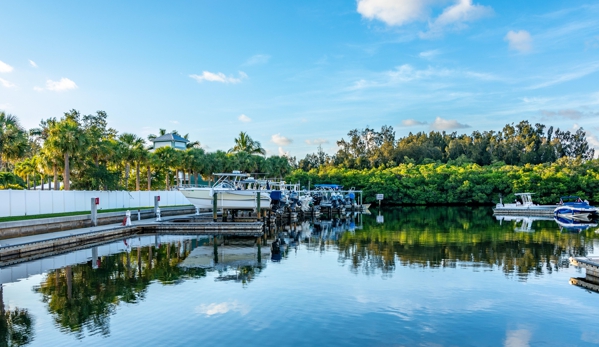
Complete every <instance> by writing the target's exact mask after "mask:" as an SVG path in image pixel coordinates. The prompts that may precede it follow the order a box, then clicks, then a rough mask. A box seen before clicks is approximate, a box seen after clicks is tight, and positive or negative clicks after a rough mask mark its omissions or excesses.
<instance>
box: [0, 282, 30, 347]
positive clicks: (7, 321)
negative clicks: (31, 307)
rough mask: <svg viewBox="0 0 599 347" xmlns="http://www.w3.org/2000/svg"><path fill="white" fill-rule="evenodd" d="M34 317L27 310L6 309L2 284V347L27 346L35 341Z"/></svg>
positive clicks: (0, 316) (0, 327) (0, 292)
mask: <svg viewBox="0 0 599 347" xmlns="http://www.w3.org/2000/svg"><path fill="white" fill-rule="evenodd" d="M33 335H34V334H33V317H31V315H30V314H29V312H28V311H27V310H26V309H20V308H18V307H15V309H14V310H10V309H8V310H7V309H6V308H5V307H4V292H3V289H2V284H0V346H25V345H27V344H28V343H30V342H31V341H33Z"/></svg>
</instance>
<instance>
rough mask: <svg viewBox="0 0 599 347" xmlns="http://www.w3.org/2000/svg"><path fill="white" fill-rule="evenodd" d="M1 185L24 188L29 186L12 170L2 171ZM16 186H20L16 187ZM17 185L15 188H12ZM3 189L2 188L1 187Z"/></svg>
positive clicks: (0, 175)
mask: <svg viewBox="0 0 599 347" xmlns="http://www.w3.org/2000/svg"><path fill="white" fill-rule="evenodd" d="M0 186H1V187H8V188H6V189H9V188H10V189H23V188H25V187H27V185H26V184H25V181H23V179H22V178H21V177H19V176H17V175H15V174H13V173H12V172H0ZM16 186H18V187H20V188H16ZM12 187H15V188H12ZM0 189H2V188H0Z"/></svg>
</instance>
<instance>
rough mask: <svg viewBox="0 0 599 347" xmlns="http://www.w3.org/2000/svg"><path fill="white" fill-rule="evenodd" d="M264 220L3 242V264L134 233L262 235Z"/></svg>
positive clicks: (142, 226)
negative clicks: (14, 242)
mask: <svg viewBox="0 0 599 347" xmlns="http://www.w3.org/2000/svg"><path fill="white" fill-rule="evenodd" d="M263 228H264V223H262V222H251V223H241V222H225V223H223V222H172V221H164V222H150V223H147V222H146V223H143V224H137V225H132V226H118V227H114V228H109V229H101V228H100V230H97V231H89V232H84V233H77V234H73V235H66V236H62V237H54V238H47V239H42V240H36V241H30V242H23V243H18V244H5V245H2V246H0V266H3V265H7V264H12V263H18V262H22V261H24V260H32V259H37V258H40V257H45V256H48V255H54V254H60V253H65V252H71V251H74V250H78V249H83V248H88V247H92V246H96V245H101V244H105V243H108V242H112V241H116V240H119V239H122V238H126V237H130V236H132V235H148V234H150V235H153V234H168V235H226V236H245V237H260V236H262V235H263V234H264V231H263Z"/></svg>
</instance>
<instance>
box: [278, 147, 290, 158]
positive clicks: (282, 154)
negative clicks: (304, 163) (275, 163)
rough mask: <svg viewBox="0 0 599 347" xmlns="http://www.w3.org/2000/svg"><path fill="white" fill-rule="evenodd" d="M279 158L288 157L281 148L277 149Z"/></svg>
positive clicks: (287, 153)
mask: <svg viewBox="0 0 599 347" xmlns="http://www.w3.org/2000/svg"><path fill="white" fill-rule="evenodd" d="M279 156H281V157H288V156H289V152H285V150H284V149H283V147H279Z"/></svg>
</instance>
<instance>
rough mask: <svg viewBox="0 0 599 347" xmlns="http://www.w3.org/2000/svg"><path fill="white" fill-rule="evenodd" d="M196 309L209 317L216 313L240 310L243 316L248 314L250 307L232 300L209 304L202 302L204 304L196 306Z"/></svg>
mask: <svg viewBox="0 0 599 347" xmlns="http://www.w3.org/2000/svg"><path fill="white" fill-rule="evenodd" d="M194 311H195V312H196V313H198V314H203V315H206V316H208V317H210V316H214V315H220V314H225V313H227V312H239V313H241V315H242V316H245V315H246V314H248V313H249V312H250V309H249V307H247V306H246V305H241V304H239V303H238V302H237V301H232V302H221V303H219V304H217V303H212V304H209V305H205V304H202V305H199V306H196V308H195V309H194Z"/></svg>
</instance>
